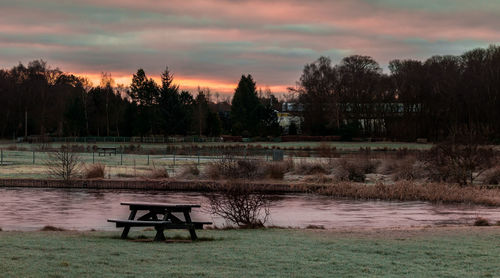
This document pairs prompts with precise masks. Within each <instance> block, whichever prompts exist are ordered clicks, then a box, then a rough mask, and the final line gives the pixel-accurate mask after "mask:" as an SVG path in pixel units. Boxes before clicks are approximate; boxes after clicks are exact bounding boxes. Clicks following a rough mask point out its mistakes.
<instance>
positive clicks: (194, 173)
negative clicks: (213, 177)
mask: <svg viewBox="0 0 500 278" xmlns="http://www.w3.org/2000/svg"><path fill="white" fill-rule="evenodd" d="M199 175H200V169H198V166H196V165H193V164H192V165H186V166H184V167H183V168H182V170H181V173H180V175H179V176H180V177H183V178H189V179H190V178H195V177H198V176H199Z"/></svg>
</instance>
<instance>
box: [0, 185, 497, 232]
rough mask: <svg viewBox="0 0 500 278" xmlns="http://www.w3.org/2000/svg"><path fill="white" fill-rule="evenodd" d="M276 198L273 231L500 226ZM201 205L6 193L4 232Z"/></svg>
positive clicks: (98, 222)
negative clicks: (146, 206) (132, 209)
mask: <svg viewBox="0 0 500 278" xmlns="http://www.w3.org/2000/svg"><path fill="white" fill-rule="evenodd" d="M278 197H279V198H273V202H272V206H271V218H270V223H269V224H270V225H278V226H292V227H306V226H308V225H323V226H325V228H348V227H366V228H368V227H376V228H383V227H409V226H423V225H445V224H464V223H470V222H472V221H473V220H474V219H475V218H476V217H478V216H481V217H484V218H487V219H489V220H490V221H496V220H500V210H499V209H498V208H491V207H483V206H468V205H435V204H430V203H426V202H384V201H352V200H334V199H331V198H328V197H325V196H317V195H308V194H288V195H280V196H278ZM125 201H141V202H164V203H172V204H176V203H177V204H183V203H186V204H201V205H202V208H203V207H204V208H208V203H207V202H208V200H207V198H206V197H204V196H203V194H201V193H193V192H161V191H132V190H121V191H116V190H113V191H112V190H81V189H28V188H2V189H0V227H1V228H2V229H3V230H37V229H40V228H41V227H43V226H45V225H53V226H57V227H64V228H67V229H76V230H90V229H97V230H115V227H114V225H113V224H112V223H108V222H106V219H108V218H126V217H127V216H128V214H129V211H128V207H125V206H121V205H120V202H125ZM192 217H193V219H194V220H208V221H212V222H214V223H216V224H217V225H219V226H220V225H223V224H225V223H224V220H223V219H221V218H219V217H216V216H213V215H210V214H209V213H208V212H207V210H206V209H198V210H196V209H195V210H194V211H193V213H192Z"/></svg>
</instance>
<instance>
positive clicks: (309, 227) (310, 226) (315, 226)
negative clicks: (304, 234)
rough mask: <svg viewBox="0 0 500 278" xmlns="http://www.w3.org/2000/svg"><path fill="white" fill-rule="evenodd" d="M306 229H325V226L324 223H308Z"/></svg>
mask: <svg viewBox="0 0 500 278" xmlns="http://www.w3.org/2000/svg"><path fill="white" fill-rule="evenodd" d="M306 229H314V230H324V229H325V226H323V225H307V226H306Z"/></svg>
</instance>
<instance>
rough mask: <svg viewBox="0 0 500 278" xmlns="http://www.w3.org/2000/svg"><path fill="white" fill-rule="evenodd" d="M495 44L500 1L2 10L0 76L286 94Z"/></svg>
mask: <svg viewBox="0 0 500 278" xmlns="http://www.w3.org/2000/svg"><path fill="white" fill-rule="evenodd" d="M499 43H500V0H474V1H471V0H310V1H305V0H275V1H260V0H183V1H180V0H164V1H161V0H0V68H10V67H12V66H14V65H17V64H18V63H19V62H22V63H24V64H27V63H28V62H29V61H31V60H35V59H43V60H45V61H47V62H48V64H49V65H51V66H53V67H59V68H60V69H61V70H63V71H65V72H68V73H73V74H77V75H81V76H87V77H89V78H90V79H91V80H92V81H94V84H96V83H97V84H98V82H99V81H98V80H99V77H100V75H101V72H108V73H111V75H112V77H113V78H114V79H115V80H116V83H118V84H119V83H121V84H125V85H128V84H129V83H130V80H131V76H132V74H133V73H135V72H136V71H137V69H138V68H143V69H144V70H145V71H146V74H147V75H148V76H152V77H154V78H158V77H159V75H160V74H161V72H162V71H163V70H164V69H165V67H166V66H168V67H169V68H170V70H171V71H172V72H173V73H174V75H175V80H176V83H178V84H180V85H181V87H182V88H185V89H193V88H196V87H197V86H201V87H209V88H211V90H212V91H213V92H221V93H231V92H233V91H234V88H235V86H236V84H237V82H238V80H239V78H240V77H241V75H242V74H252V76H253V77H254V79H255V80H256V82H257V85H258V86H259V87H261V88H269V89H271V90H272V91H273V92H277V93H282V92H285V91H286V88H287V87H290V86H293V85H295V83H296V81H297V80H298V79H299V77H300V74H301V71H302V69H303V67H304V65H305V64H307V63H311V62H313V61H315V60H316V59H317V58H319V57H320V56H329V57H330V58H331V59H332V61H333V62H334V63H338V62H340V60H341V59H342V58H343V57H345V56H348V55H354V54H360V55H369V56H372V57H373V58H375V59H376V60H377V61H378V62H379V63H380V64H381V66H382V67H384V68H386V67H387V64H388V62H389V61H390V60H392V59H405V58H411V59H419V60H424V59H426V58H428V57H430V56H433V55H445V54H452V55H458V54H461V53H463V52H464V51H466V50H470V49H473V48H476V47H487V46H488V45H490V44H499Z"/></svg>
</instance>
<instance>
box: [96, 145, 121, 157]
mask: <svg viewBox="0 0 500 278" xmlns="http://www.w3.org/2000/svg"><path fill="white" fill-rule="evenodd" d="M97 153H98V155H99V156H101V154H102V155H103V156H106V154H108V153H109V155H110V156H111V154H114V155H116V148H115V147H99V148H97Z"/></svg>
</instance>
